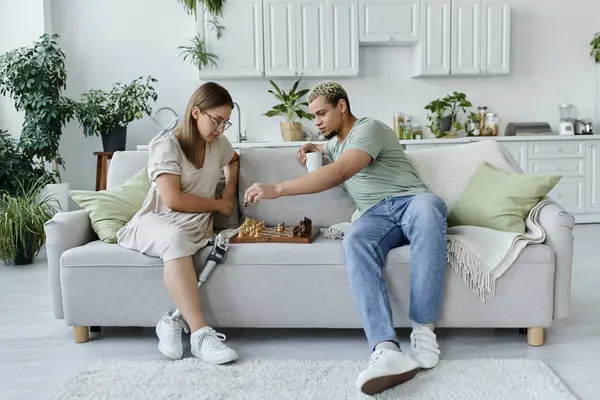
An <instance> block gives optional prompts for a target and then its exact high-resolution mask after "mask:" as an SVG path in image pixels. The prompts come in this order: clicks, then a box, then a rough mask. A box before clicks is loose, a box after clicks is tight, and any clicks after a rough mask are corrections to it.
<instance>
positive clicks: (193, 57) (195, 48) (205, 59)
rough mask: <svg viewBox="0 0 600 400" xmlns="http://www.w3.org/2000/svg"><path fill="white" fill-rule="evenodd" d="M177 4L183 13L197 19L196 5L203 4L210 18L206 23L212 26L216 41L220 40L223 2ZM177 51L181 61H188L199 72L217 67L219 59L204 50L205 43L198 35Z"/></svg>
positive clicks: (185, 1) (191, 0) (184, 0)
mask: <svg viewBox="0 0 600 400" xmlns="http://www.w3.org/2000/svg"><path fill="white" fill-rule="evenodd" d="M178 1H179V3H181V5H182V6H183V8H184V10H185V12H186V13H187V14H188V15H189V16H191V17H193V18H194V20H196V19H197V16H198V9H197V6H198V3H199V2H200V3H202V4H204V7H206V10H207V11H208V13H209V14H210V15H211V16H212V18H211V19H209V20H208V21H206V23H208V24H210V25H212V28H213V29H214V30H215V31H216V36H217V39H220V38H221V35H222V34H223V30H224V29H225V27H224V26H223V25H222V24H221V21H220V19H219V18H220V17H223V3H224V1H225V0H178ZM177 49H178V50H179V53H180V56H182V57H183V60H184V61H186V60H188V59H189V60H190V61H191V62H192V64H193V65H194V66H196V68H198V69H199V70H200V71H201V70H203V69H204V68H206V67H208V66H210V65H212V66H215V67H216V66H217V59H218V58H219V57H218V56H217V55H216V54H213V53H209V52H208V51H207V50H206V42H205V41H204V38H203V37H201V36H200V35H196V36H195V37H194V38H193V39H192V40H190V43H189V44H188V45H185V46H179V47H178V48H177Z"/></svg>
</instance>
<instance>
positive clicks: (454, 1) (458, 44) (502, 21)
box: [412, 0, 511, 76]
mask: <svg viewBox="0 0 600 400" xmlns="http://www.w3.org/2000/svg"><path fill="white" fill-rule="evenodd" d="M510 13H511V9H510V6H509V5H508V4H507V3H503V2H502V0H422V1H421V13H420V19H421V21H420V25H421V39H420V41H419V43H418V44H417V45H415V46H414V48H413V49H412V57H413V64H414V68H413V69H414V72H413V76H445V75H467V76H475V75H504V74H509V73H510V36H511V35H510V29H511V18H510ZM446 18H448V20H447V19H446ZM446 65H448V66H447V67H446Z"/></svg>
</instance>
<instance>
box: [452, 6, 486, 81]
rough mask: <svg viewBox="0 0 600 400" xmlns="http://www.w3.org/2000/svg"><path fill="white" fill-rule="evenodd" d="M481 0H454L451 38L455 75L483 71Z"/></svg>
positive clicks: (453, 71)
mask: <svg viewBox="0 0 600 400" xmlns="http://www.w3.org/2000/svg"><path fill="white" fill-rule="evenodd" d="M481 14H482V13H481V0H452V22H451V24H452V30H451V32H452V33H451V35H450V36H451V39H450V43H451V46H450V49H451V53H452V56H451V59H452V63H451V67H450V71H451V73H452V74H453V75H473V74H479V73H480V72H481V39H482V36H481V16H482V15H481Z"/></svg>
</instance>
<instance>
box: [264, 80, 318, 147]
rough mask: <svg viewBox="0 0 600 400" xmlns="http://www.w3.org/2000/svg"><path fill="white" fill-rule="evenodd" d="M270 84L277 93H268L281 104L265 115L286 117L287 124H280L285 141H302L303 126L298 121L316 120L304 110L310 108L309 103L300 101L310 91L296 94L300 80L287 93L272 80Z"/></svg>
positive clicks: (301, 91) (305, 90) (270, 91)
mask: <svg viewBox="0 0 600 400" xmlns="http://www.w3.org/2000/svg"><path fill="white" fill-rule="evenodd" d="M269 82H271V85H272V86H273V88H274V89H275V92H274V91H272V90H269V91H268V92H269V93H272V94H273V95H274V96H275V97H276V98H277V100H279V101H280V102H281V103H279V104H277V105H275V106H273V108H271V110H269V111H267V112H266V113H264V114H263V115H265V116H267V117H275V116H277V115H282V116H284V117H285V122H283V121H282V122H280V127H281V136H282V137H283V140H285V141H287V142H290V141H299V140H302V124H301V123H300V122H298V120H301V119H303V118H304V119H308V120H311V121H312V120H313V119H314V116H313V115H312V114H309V113H307V112H306V111H304V110H303V109H302V107H308V103H307V102H306V101H300V100H301V99H302V97H303V96H305V95H306V94H307V93H308V91H309V90H308V89H303V90H300V91H298V92H296V90H297V89H298V84H299V83H300V79H299V80H297V81H296V83H294V86H293V87H292V88H291V89H290V91H289V92H287V93H286V92H285V91H282V90H281V89H280V88H279V87H278V86H277V85H276V84H275V82H273V81H272V80H269Z"/></svg>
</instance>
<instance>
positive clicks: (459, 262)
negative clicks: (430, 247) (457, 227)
mask: <svg viewBox="0 0 600 400" xmlns="http://www.w3.org/2000/svg"><path fill="white" fill-rule="evenodd" d="M447 247H448V261H449V263H450V265H451V266H452V269H454V271H455V272H456V273H457V274H458V275H459V276H460V277H461V278H462V280H463V281H464V283H465V284H466V285H467V287H468V288H469V289H471V290H472V291H473V292H474V293H475V294H476V295H477V296H478V297H479V298H480V299H481V301H483V302H485V292H486V290H487V291H488V292H490V293H492V295H493V294H495V291H496V285H495V279H494V278H493V276H492V274H491V273H490V271H489V269H488V268H487V267H486V265H485V264H484V263H483V262H481V260H479V259H478V258H477V256H475V254H474V253H473V252H471V251H469V249H468V248H467V247H466V246H464V245H463V244H462V243H461V242H460V241H459V240H452V239H450V238H448V239H447Z"/></svg>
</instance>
